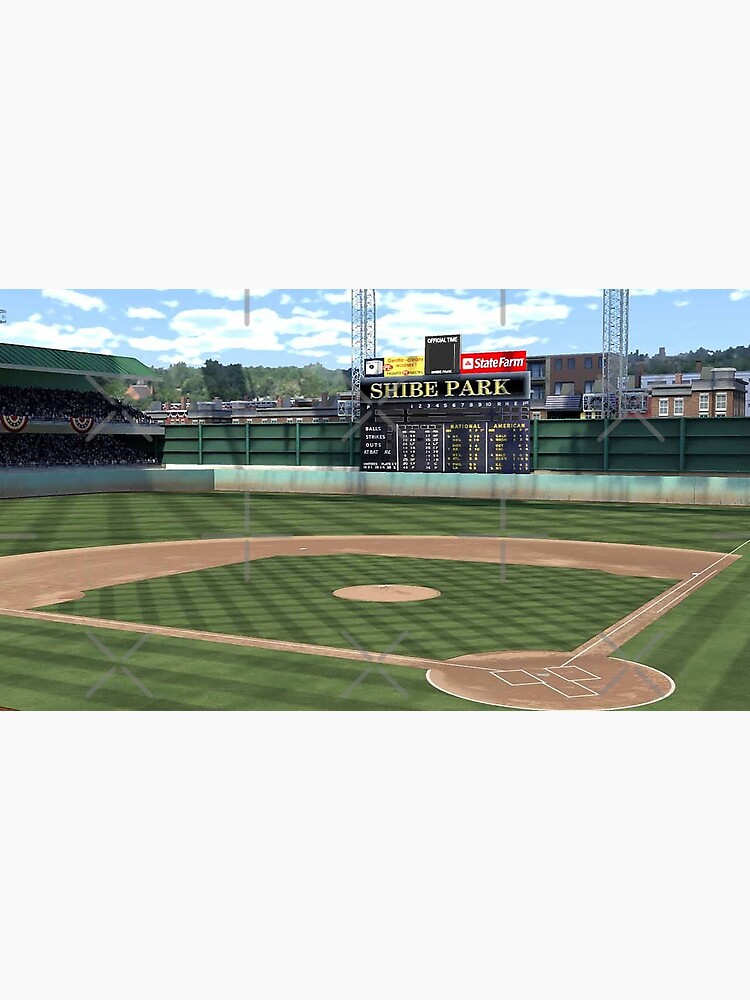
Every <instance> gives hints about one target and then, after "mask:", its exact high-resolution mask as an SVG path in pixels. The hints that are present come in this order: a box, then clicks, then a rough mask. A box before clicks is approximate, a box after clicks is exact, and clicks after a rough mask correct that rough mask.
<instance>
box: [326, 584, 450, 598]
mask: <svg viewBox="0 0 750 1000" xmlns="http://www.w3.org/2000/svg"><path fill="white" fill-rule="evenodd" d="M333 596H334V597H343V599H344V600H345V601H383V602H390V601H429V600H430V598H431V597H440V591H439V590H433V589H432V587H409V586H406V585H405V584H401V583H376V584H372V583H368V584H365V585H364V586H361V587H342V588H341V590H334V592H333Z"/></svg>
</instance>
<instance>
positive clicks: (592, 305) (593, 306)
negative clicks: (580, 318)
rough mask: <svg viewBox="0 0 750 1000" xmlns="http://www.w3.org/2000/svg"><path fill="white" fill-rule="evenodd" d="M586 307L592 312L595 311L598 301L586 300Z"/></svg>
mask: <svg viewBox="0 0 750 1000" xmlns="http://www.w3.org/2000/svg"><path fill="white" fill-rule="evenodd" d="M586 308H587V309H591V310H592V312H596V311H597V309H598V308H599V303H598V302H587V303H586Z"/></svg>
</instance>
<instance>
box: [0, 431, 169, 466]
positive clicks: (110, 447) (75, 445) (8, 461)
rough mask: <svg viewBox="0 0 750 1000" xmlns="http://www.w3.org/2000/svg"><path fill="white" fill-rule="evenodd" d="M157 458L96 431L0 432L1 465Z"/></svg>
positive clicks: (128, 462) (134, 462) (135, 462)
mask: <svg viewBox="0 0 750 1000" xmlns="http://www.w3.org/2000/svg"><path fill="white" fill-rule="evenodd" d="M157 462H158V460H157V459H156V458H155V457H154V456H153V455H148V454H147V453H146V452H145V450H142V449H141V448H138V447H136V446H135V445H132V444H130V443H129V442H127V441H123V440H122V438H116V437H112V435H111V434H96V435H95V436H94V437H92V438H91V439H90V440H89V441H87V440H86V438H85V437H83V436H79V435H77V434H27V433H24V434H0V468H31V467H36V468H38V467H40V466H55V465H156V464H157Z"/></svg>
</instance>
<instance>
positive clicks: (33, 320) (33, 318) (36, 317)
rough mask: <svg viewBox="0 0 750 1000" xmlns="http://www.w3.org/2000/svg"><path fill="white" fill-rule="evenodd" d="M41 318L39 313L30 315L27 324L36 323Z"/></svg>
mask: <svg viewBox="0 0 750 1000" xmlns="http://www.w3.org/2000/svg"><path fill="white" fill-rule="evenodd" d="M41 318H42V314H41V313H32V314H31V316H29V323H38V322H39V320H40V319H41Z"/></svg>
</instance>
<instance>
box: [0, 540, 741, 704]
mask: <svg viewBox="0 0 750 1000" xmlns="http://www.w3.org/2000/svg"><path fill="white" fill-rule="evenodd" d="M341 553H349V554H354V555H363V556H373V555H378V556H392V557H399V556H409V557H413V558H420V559H454V560H458V561H463V562H495V563H497V562H506V563H510V564H516V565H530V566H564V567H572V568H577V569H595V570H602V571H605V572H608V573H615V574H618V575H622V576H645V577H658V578H662V579H672V580H674V579H677V580H679V582H678V583H677V584H675V585H674V586H672V587H670V588H669V589H668V590H666V591H665V592H664V594H662V595H660V596H659V597H657V598H655V599H654V600H652V601H649V602H648V603H647V604H645V605H644V606H643V607H642V608H639V609H638V610H637V611H635V612H634V613H633V614H631V615H628V616H627V617H626V618H625V619H623V621H621V622H618V623H616V624H615V625H614V626H612V627H611V628H609V629H608V630H607V632H606V633H603V634H600V635H598V636H594V637H592V639H591V640H590V641H589V642H587V643H584V644H583V645H582V646H581V647H579V649H578V650H572V651H570V652H560V651H551V652H550V651H538V652H535V651H528V650H526V651H510V652H508V651H503V652H488V653H482V654H478V655H468V656H461V657H457V658H456V659H454V660H451V661H441V660H427V659H422V658H419V657H409V656H402V655H399V654H387V655H386V654H382V653H379V652H376V651H373V652H371V653H366V652H364V651H355V650H353V649H351V648H348V649H347V648H337V647H327V646H317V645H313V644H308V643H294V642H284V641H281V640H273V639H262V638H255V637H249V636H239V635H222V634H219V633H215V632H205V631H203V632H201V631H197V630H193V629H177V628H171V627H167V626H154V625H145V624H139V623H137V622H119V621H117V622H115V621H107V620H105V619H99V618H88V617H85V618H84V617H82V616H78V615H72V614H56V613H54V612H49V611H43V612H42V611H35V610H33V609H34V608H39V607H41V606H45V605H51V604H56V603H62V602H65V601H70V600H75V599H77V598H80V597H82V596H83V595H84V594H85V593H86V591H88V590H93V589H96V588H99V587H107V586H112V585H113V584H120V583H130V582H133V581H137V580H148V579H152V578H155V577H162V576H170V575H174V574H178V573H185V572H189V571H191V570H198V569H206V568H208V567H212V566H225V565H229V564H232V563H241V562H244V561H246V560H255V559H264V558H269V557H272V556H294V557H296V558H302V557H305V556H308V555H310V556H319V555H338V554H341ZM738 558H740V556H737V555H734V554H732V553H726V554H725V553H720V552H705V551H699V550H693V549H671V548H663V547H656V546H646V545H623V544H619V543H607V542H580V541H559V540H553V539H546V538H545V539H540V538H515V537H514V538H499V537H477V536H446V535H417V536H403V535H324V536H305V535H300V536H278V537H271V536H265V537H249V538H219V539H217V538H211V539H201V540H192V541H178V542H152V543H144V544H135V545H116V546H106V547H92V548H84V549H63V550H58V551H53V552H31V553H25V554H23V555H15V556H5V557H3V558H0V595H2V597H0V604H1V605H2V607H0V614H7V615H11V616H13V617H19V618H32V619H33V618H36V619H40V620H45V621H56V622H66V623H71V624H78V625H85V626H86V627H88V628H115V629H120V630H123V631H129V632H140V633H150V634H156V635H167V636H174V637H179V638H185V639H197V640H202V641H206V642H220V643H222V642H223V643H231V644H232V645H247V646H256V647H262V648H266V649H276V650H286V651H288V652H294V653H296V654H315V655H323V656H334V657H340V658H344V659H350V660H351V659H359V660H361V658H362V657H363V656H370V657H372V658H373V659H377V661H378V662H379V663H382V664H383V665H386V666H387V665H388V664H391V665H394V666H396V665H397V666H408V667H414V668H417V669H421V670H426V671H427V678H428V680H429V681H430V683H432V684H433V685H434V686H435V687H437V688H439V689H440V690H442V691H445V692H446V693H449V694H453V695H455V696H456V697H460V698H468V699H469V700H472V701H479V702H483V703H486V704H491V705H498V706H505V707H509V708H564V709H570V708H576V709H577V708H586V709H592V708H593V709H608V708H626V707H632V706H635V705H642V704H646V703H648V702H650V701H656V700H658V699H659V698H663V697H666V696H667V695H668V694H670V693H671V691H672V690H673V689H674V684H673V683H672V681H671V679H670V678H668V677H666V675H664V674H661V673H660V672H659V671H656V670H653V669H652V668H650V667H646V666H644V665H641V664H633V663H630V662H629V661H624V660H616V659H614V658H612V657H610V656H608V655H607V654H608V653H610V652H612V651H614V650H616V649H617V648H618V646H620V645H622V643H623V642H625V641H626V640H627V639H631V638H632V637H633V636H634V635H635V634H637V633H638V632H640V631H641V630H642V629H643V628H645V627H646V625H649V624H651V623H652V622H653V621H655V620H656V619H657V618H658V617H659V616H660V615H662V614H664V613H665V612H666V611H668V610H669V609H670V608H672V607H674V606H675V604H677V603H679V601H681V600H684V599H685V597H687V596H689V594H691V593H692V592H693V591H694V590H696V589H697V588H698V587H700V586H702V585H703V584H704V583H705V582H707V580H709V579H711V578H712V577H713V576H715V575H716V574H717V573H719V572H721V570H722V569H724V568H725V567H726V566H728V565H729V564H730V563H731V562H732V561H734V560H735V559H738ZM396 571H397V563H395V562H394V564H393V566H392V567H391V568H390V569H389V578H390V579H389V581H388V583H389V586H392V587H393V589H394V595H395V593H396V592H397V590H398V587H399V585H398V581H397V579H395V578H394V577H395V576H396ZM427 596H428V595H427V594H424V595H422V597H423V598H424V597H427ZM430 596H433V595H430ZM380 599H381V600H382V596H381V598H380ZM401 599H403V596H402V598H401ZM459 664H460V665H459ZM624 666H625V667H627V670H626V672H625V673H623V667H624Z"/></svg>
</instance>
